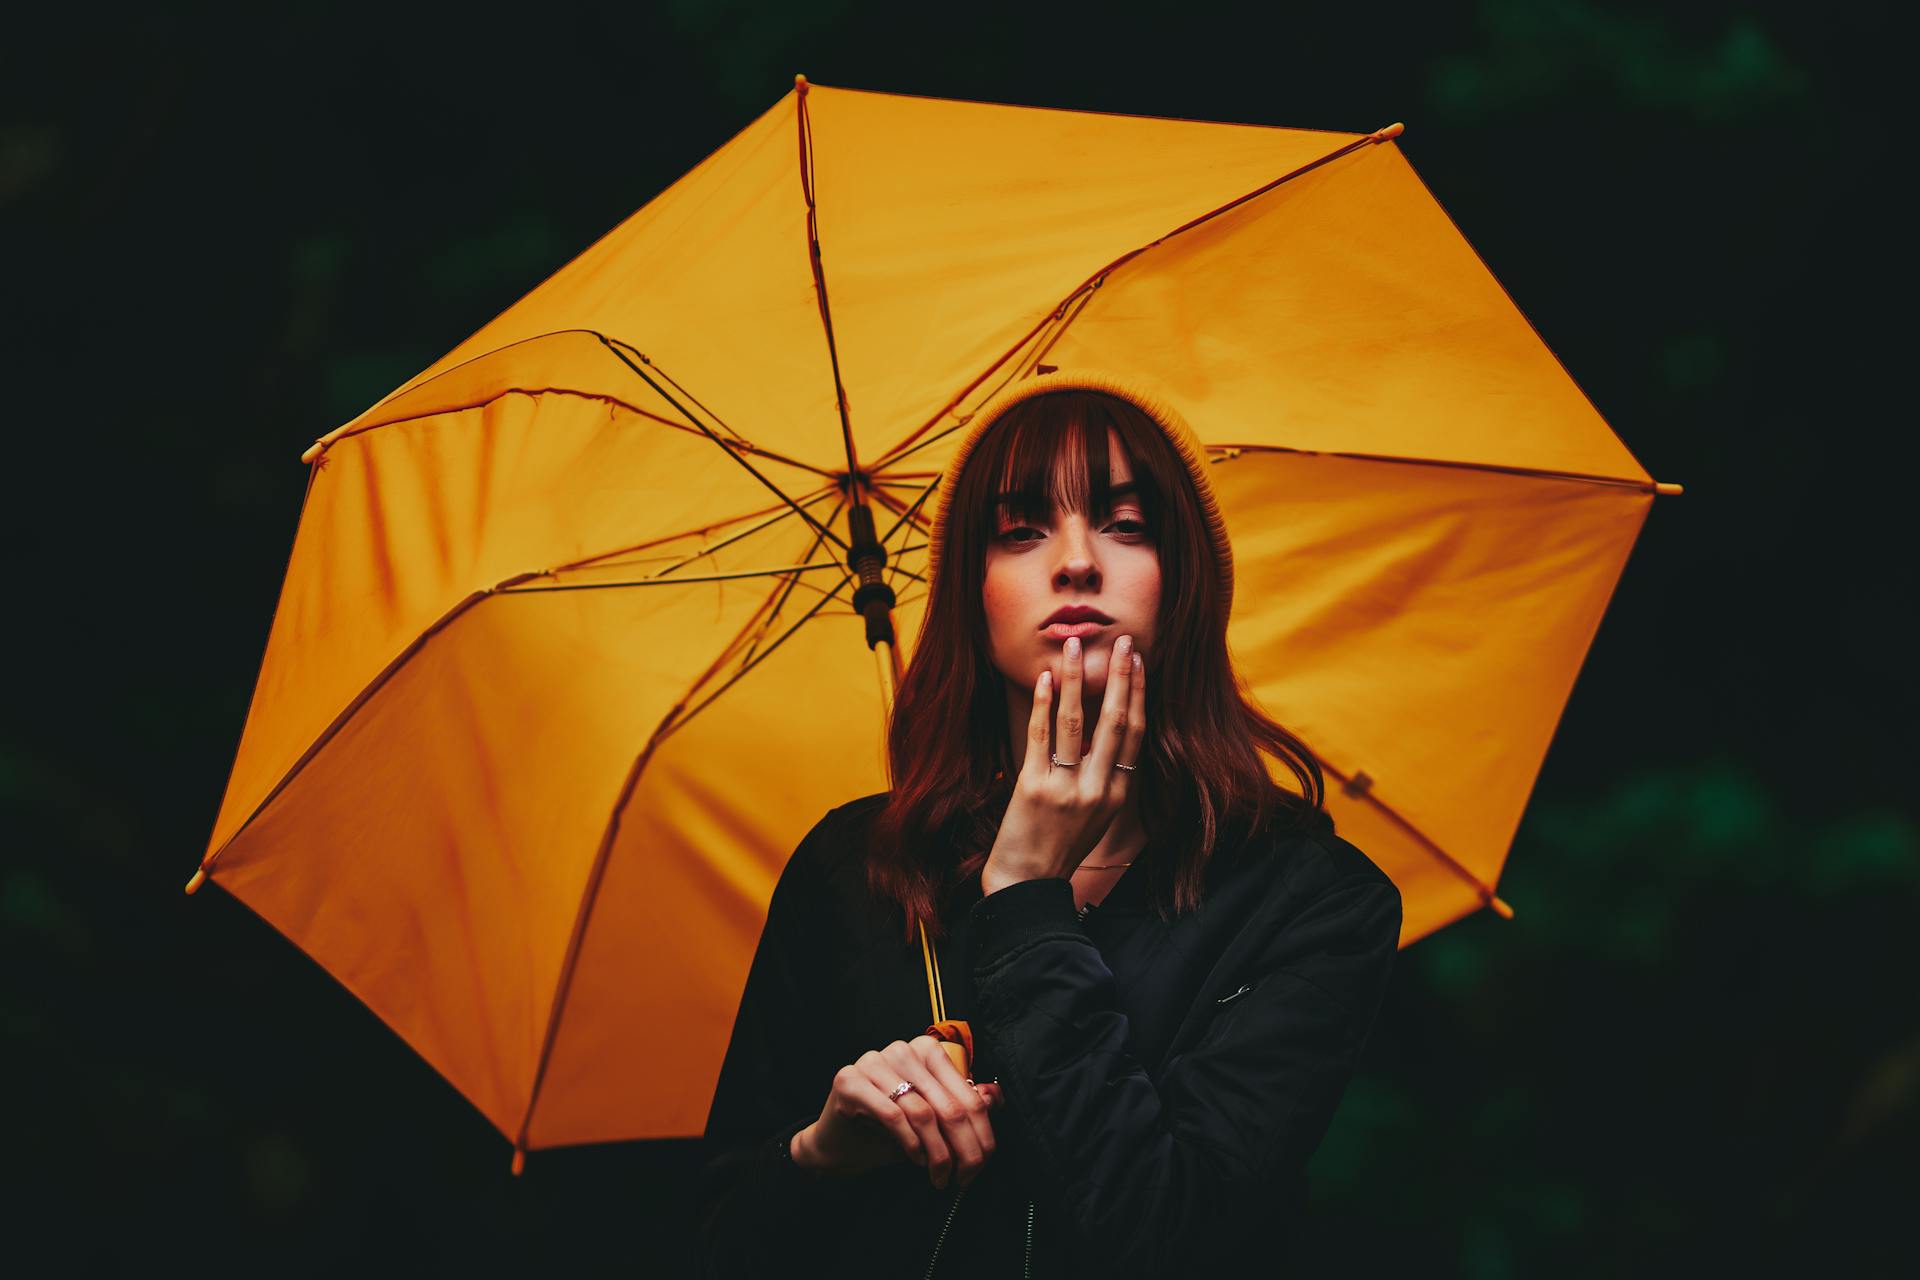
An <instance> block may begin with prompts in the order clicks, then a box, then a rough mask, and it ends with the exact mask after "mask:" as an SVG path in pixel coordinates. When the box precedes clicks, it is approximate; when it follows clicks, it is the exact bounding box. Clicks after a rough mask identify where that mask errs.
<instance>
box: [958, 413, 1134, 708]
mask: <svg viewBox="0 0 1920 1280" xmlns="http://www.w3.org/2000/svg"><path fill="white" fill-rule="evenodd" d="M1107 457H1108V460H1109V475H1110V476H1111V480H1112V485H1113V510H1112V511H1110V512H1108V513H1106V514H1105V515H1104V516H1102V517H1100V518H1099V519H1098V520H1097V521H1095V520H1091V519H1089V517H1088V516H1087V515H1086V514H1085V513H1083V512H1078V511H1062V510H1060V509H1059V508H1058V507H1055V508H1053V509H1052V511H1051V514H1050V515H1049V516H1048V517H1047V518H1046V519H1045V520H1044V521H1042V522H1041V524H1038V525H1036V524H1033V523H1030V522H1025V521H1019V520H1013V519H1009V518H1007V517H1006V516H1004V515H1001V516H996V518H995V524H994V526H993V528H992V534H993V536H992V537H991V538H990V540H989V541H988V544H987V564H986V582H985V585H984V587H983V589H982V596H983V604H984V605H985V608H986V614H987V637H988V642H989V644H990V645H991V647H992V651H993V652H992V657H993V665H994V666H995V667H997V668H998V669H999V671H1000V673H1001V674H1002V675H1003V676H1005V677H1006V678H1007V679H1008V680H1009V681H1010V682H1011V683H1012V684H1013V685H1014V686H1015V687H1016V688H1018V689H1023V690H1024V691H1025V692H1026V693H1027V694H1029V695H1031V694H1032V692H1033V686H1034V684H1035V682H1036V681H1038V680H1039V678H1040V672H1041V671H1042V670H1051V671H1052V672H1053V680H1054V687H1055V688H1056V689H1057V688H1059V686H1060V679H1061V677H1062V675H1064V674H1065V670H1066V665H1065V644H1066V640H1067V637H1068V636H1075V635H1077V636H1079V637H1080V646H1081V656H1082V665H1083V678H1084V684H1083V686H1082V689H1081V695H1082V699H1083V701H1086V702H1091V703H1092V704H1093V705H1095V706H1097V705H1098V702H1097V701H1095V699H1096V698H1097V696H1098V695H1100V694H1102V693H1103V692H1104V691H1105V689H1106V687H1107V663H1108V660H1109V658H1110V657H1111V656H1112V653H1113V642H1114V641H1115V640H1116V639H1118V638H1119V637H1121V636H1123V635H1124V636H1132V637H1133V643H1134V647H1135V648H1137V649H1138V650H1139V651H1140V656H1141V658H1142V659H1143V660H1146V661H1149V662H1151V661H1152V658H1153V643H1154V635H1153V628H1154V620H1155V619H1156V618H1157V617H1158V616H1159V611H1160V555H1159V552H1158V550H1157V548H1156V546H1155V538H1156V536H1157V534H1158V531H1157V530H1153V529H1149V528H1148V527H1147V525H1146V515H1145V509H1144V508H1143V507H1142V505H1141V503H1140V501H1139V499H1138V498H1137V497H1136V496H1135V494H1134V493H1133V492H1132V491H1131V489H1130V488H1128V487H1125V486H1128V485H1130V482H1131V481H1132V479H1133V471H1132V468H1131V466H1130V464H1129V463H1128V460H1127V457H1126V453H1125V451H1124V448H1123V446H1122V445H1121V443H1120V433H1119V432H1117V431H1113V430H1111V429H1109V431H1108V433H1107ZM1076 606H1077V607H1079V608H1080V609H1081V610H1083V611H1087V612H1088V617H1087V620H1084V621H1078V622H1055V621H1053V618H1054V615H1055V614H1056V613H1058V612H1059V611H1060V610H1062V609H1065V608H1072V607H1076ZM1091 728H1092V724H1091V721H1089V723H1088V730H1089V731H1091ZM1085 741H1086V742H1087V743H1088V744H1089V745H1090V744H1091V741H1092V739H1091V738H1090V737H1089V738H1087V739H1086V740H1085Z"/></svg>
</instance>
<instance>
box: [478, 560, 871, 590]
mask: <svg viewBox="0 0 1920 1280" xmlns="http://www.w3.org/2000/svg"><path fill="white" fill-rule="evenodd" d="M845 567H846V566H845V565H842V564H841V563H840V562H839V561H838V560H817V561H815V562H813V563H812V564H782V565H774V566H773V567H771V568H767V569H738V570H735V571H734V572H731V573H703V574H686V575H683V576H680V577H674V578H622V579H620V580H619V581H617V582H552V583H543V584H541V585H539V586H513V587H497V588H495V590H496V591H498V592H499V594H501V595H503V596H524V595H531V594H534V593H536V592H541V591H602V590H605V589H607V588H609V587H683V586H686V585H687V584H689V583H693V582H738V581H741V580H743V579H746V578H777V577H781V576H783V575H786V574H798V573H807V572H809V571H811V570H814V569H843V568H845ZM534 576H535V577H540V576H542V575H541V574H535V575H534Z"/></svg>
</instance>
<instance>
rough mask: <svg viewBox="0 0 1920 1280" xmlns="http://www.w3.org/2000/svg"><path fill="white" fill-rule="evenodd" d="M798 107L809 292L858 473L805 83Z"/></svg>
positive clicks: (851, 471)
mask: <svg viewBox="0 0 1920 1280" xmlns="http://www.w3.org/2000/svg"><path fill="white" fill-rule="evenodd" d="M796 90H797V92H798V95H799V109H798V110H797V111H796V112H795V113H794V120H795V122H796V123H797V125H798V128H799V143H800V193H801V195H802V196H803V197H804V198H805V199H806V202H807V262H808V264H809V265H810V266H811V267H812V270H813V291H814V295H815V296H816V298H817V299H818V300H819V303H820V323H821V325H822V327H824V328H825V330H826V334H827V362H828V363H829V364H830V365H832V366H833V403H834V405H835V406H836V407H837V408H838V409H839V411H840V443H841V445H842V446H843V447H844V448H845V449H846V453H847V474H848V475H851V476H857V475H859V474H860V461H859V458H858V457H857V456H856V454H855V451H854V447H853V423H852V422H851V421H849V420H848V417H847V388H846V384H845V383H844V382H843V381H842V380H841V377H840V348H839V346H838V345H837V344H836V343H835V341H834V337H833V311H832V308H830V307H829V306H828V305H827V272H826V267H825V266H824V265H823V264H822V263H821V261H820V223H819V219H818V216H817V215H818V202H817V201H816V200H815V198H814V193H813V117H812V115H811V113H809V112H808V110H807V85H806V82H805V81H804V80H802V81H800V82H799V84H798V85H797V86H796Z"/></svg>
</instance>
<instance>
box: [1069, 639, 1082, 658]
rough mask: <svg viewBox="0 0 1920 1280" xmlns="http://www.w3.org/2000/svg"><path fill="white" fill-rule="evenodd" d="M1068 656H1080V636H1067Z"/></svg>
mask: <svg viewBox="0 0 1920 1280" xmlns="http://www.w3.org/2000/svg"><path fill="white" fill-rule="evenodd" d="M1067 656H1068V657H1069V658H1077V657H1079V656H1080V637H1079V636H1068V637H1067Z"/></svg>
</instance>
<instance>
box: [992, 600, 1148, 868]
mask: <svg viewBox="0 0 1920 1280" xmlns="http://www.w3.org/2000/svg"><path fill="white" fill-rule="evenodd" d="M1082 671H1083V667H1082V659H1081V653H1080V641H1079V638H1078V637H1075V638H1072V639H1069V640H1068V641H1067V644H1066V654H1065V669H1064V672H1063V674H1062V676H1061V680H1060V717H1059V722H1058V724H1054V723H1053V715H1052V711H1053V705H1054V704H1053V680H1052V674H1053V673H1052V672H1050V671H1042V672H1041V673H1040V679H1039V680H1038V681H1037V682H1036V683H1035V685H1034V690H1033V714H1032V715H1031V716H1029V717H1028V721H1027V752H1026V759H1025V760H1024V761H1023V762H1022V763H1021V766H1020V776H1019V778H1017V779H1016V780H1015V782H1014V787H1013V799H1012V800H1011V801H1010V802H1009V803H1008V805H1007V812H1006V816H1005V817H1003V818H1002V819H1001V820H1000V833H999V835H998V836H996V837H995V839H994V842H993V850H992V852H991V853H989V854H988V855H987V865H986V867H985V868H984V869H983V870H982V871H981V873H980V887H981V889H982V891H983V892H984V893H993V892H994V891H995V890H997V889H1004V888H1006V887H1007V886H1008V885H1010V884H1013V883H1016V882H1017V881H1021V880H1033V879H1039V878H1042V877H1055V878H1065V877H1067V876H1070V875H1072V874H1073V872H1074V869H1075V868H1077V867H1078V866H1079V865H1080V863H1081V862H1082V861H1083V860H1085V858H1086V856H1087V855H1088V854H1089V853H1091V852H1092V851H1093V847H1094V846H1095V845H1097V844H1099V843H1100V837H1101V836H1102V835H1104V834H1105V833H1106V830H1107V828H1108V827H1109V826H1110V825H1112V823H1113V819H1114V816H1115V815H1116V814H1118V813H1119V812H1120V809H1121V806H1122V805H1124V804H1125V803H1126V800H1127V788H1128V785H1129V782H1128V780H1129V779H1130V778H1132V776H1133V775H1132V774H1131V773H1129V772H1127V771H1125V770H1122V769H1116V768H1114V765H1115V764H1116V763H1119V764H1126V765H1132V764H1136V763H1137V762H1138V761H1139V759H1140V745H1141V743H1142V742H1144V741H1145V740H1146V724H1147V675H1146V669H1145V667H1144V665H1143V664H1142V663H1141V661H1140V655H1139V653H1138V652H1137V651H1136V650H1135V649H1134V647H1133V637H1132V636H1121V637H1120V638H1119V639H1117V640H1115V641H1114V643H1113V655H1112V657H1111V659H1110V660H1109V661H1108V663H1107V688H1106V694H1105V696H1104V698H1103V699H1102V702H1101V706H1100V718H1099V720H1098V722H1097V723H1096V724H1095V725H1094V731H1093V747H1092V750H1090V751H1089V752H1087V754H1086V755H1085V756H1084V757H1083V756H1082V755H1081V754H1080V736H1081V720H1082V718H1083V716H1084V711H1083V704H1082V702H1081V677H1082ZM1049 737H1051V743H1052V745H1051V747H1050V746H1049ZM1051 756H1058V757H1059V758H1060V760H1061V761H1062V764H1060V765H1058V766H1056V765H1054V763H1053V762H1052V760H1051V758H1050V757H1051ZM1076 760H1077V761H1079V766H1078V767H1077V768H1074V767H1069V766H1071V765H1072V764H1073V762H1074V761H1076Z"/></svg>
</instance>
